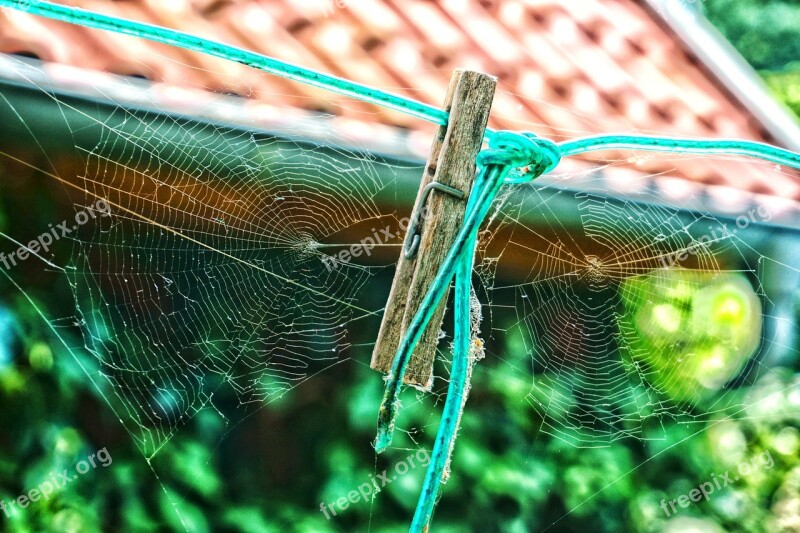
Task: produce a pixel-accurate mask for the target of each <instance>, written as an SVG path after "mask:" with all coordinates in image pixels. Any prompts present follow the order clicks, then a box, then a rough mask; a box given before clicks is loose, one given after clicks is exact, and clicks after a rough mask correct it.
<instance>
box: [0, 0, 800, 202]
mask: <svg viewBox="0 0 800 533" xmlns="http://www.w3.org/2000/svg"><path fill="white" fill-rule="evenodd" d="M69 4H71V5H76V6H80V7H83V8H86V9H89V10H92V11H98V12H102V13H106V14H110V15H114V16H118V17H124V18H129V19H134V20H139V21H145V22H150V23H153V24H157V25H162V26H167V27H171V28H177V29H180V30H183V31H186V32H189V33H193V34H196V35H200V36H203V37H207V38H211V39H214V40H219V41H222V42H225V43H229V44H233V45H236V46H240V47H243V48H247V49H250V50H255V51H258V52H261V53H264V54H267V55H270V56H273V57H276V58H279V59H282V60H285V61H289V62H293V63H296V64H300V65H302V66H304V67H309V68H313V69H317V70H321V71H325V72H328V73H332V74H335V75H338V76H342V77H346V78H349V79H351V80H354V81H358V82H361V83H365V84H368V85H372V86H375V87H379V88H382V89H387V90H391V91H392V92H396V93H399V94H403V95H405V96H410V97H413V98H416V99H418V100H422V101H424V102H427V103H431V104H434V105H439V104H440V103H441V101H442V99H443V98H444V94H445V90H446V87H447V84H448V82H449V78H450V73H451V72H452V70H453V69H454V68H457V67H466V68H472V69H478V70H481V71H485V72H488V73H491V74H494V75H496V76H498V77H499V79H500V82H499V86H498V93H497V96H496V98H495V102H494V107H493V113H492V118H491V120H490V124H491V125H492V126H493V127H495V128H501V129H514V130H530V131H535V132H536V133H538V134H541V135H543V136H546V137H549V138H551V139H554V140H563V139H568V138H574V137H579V136H585V135H593V134H599V133H625V132H645V133H652V134H661V135H680V136H689V137H712V138H713V137H735V138H744V139H753V140H758V141H766V142H774V141H772V139H771V138H770V136H769V134H768V133H766V132H765V131H764V128H763V127H762V126H761V125H760V124H759V123H758V121H757V120H756V119H754V118H753V116H752V115H751V114H750V113H749V112H748V111H747V110H746V109H743V108H742V107H741V106H740V105H739V104H738V102H737V101H736V100H735V99H734V98H733V97H732V96H731V95H730V94H729V93H728V92H727V91H726V89H725V88H724V87H723V86H722V84H721V83H719V82H718V81H717V80H715V79H714V78H713V76H711V75H710V74H709V73H708V72H707V71H706V70H705V69H704V68H703V66H702V65H701V64H699V62H698V61H697V59H696V58H694V57H693V56H692V55H691V54H690V53H689V52H688V51H687V49H686V48H685V47H684V46H682V43H681V42H680V40H679V39H678V38H677V37H676V36H675V35H674V34H673V33H672V32H671V31H670V30H669V29H668V28H667V27H666V26H665V25H663V24H661V23H660V20H659V18H658V16H657V15H656V14H655V13H653V12H651V11H649V10H648V9H647V8H645V7H643V6H642V5H641V3H640V2H634V1H630V0H596V1H590V0H570V1H569V2H556V1H537V2H532V1H528V2H523V1H513V0H508V1H503V2H499V1H491V0H483V1H480V2H478V1H474V0H446V1H443V2H429V1H419V0H402V1H400V0H396V1H377V0H359V1H353V2H348V1H347V0H317V1H314V0H290V1H286V0H284V1H231V0H227V1H226V0H166V1H164V0H145V1H129V2H105V1H97V0H95V1H93V0H74V1H70V2H69ZM0 51H3V52H11V53H19V52H26V53H30V54H35V55H36V56H38V57H39V58H41V59H43V60H45V61H51V62H61V63H67V64H71V65H75V66H81V67H86V68H92V69H99V70H104V71H108V72H113V73H117V74H134V75H139V76H143V77H146V78H148V79H151V80H154V81H158V82H165V83H168V84H172V85H179V86H191V87H202V88H204V89H209V90H213V91H223V92H233V93H237V94H239V95H242V96H245V97H248V98H250V99H256V100H259V101H263V102H266V103H269V104H271V105H275V106H280V107H287V106H291V107H295V108H303V109H310V110H316V111H325V112H329V113H333V114H336V115H340V116H342V117H349V118H352V119H355V120H359V121H368V122H371V123H383V124H388V125H395V126H402V127H404V128H408V129H410V130H412V131H418V132H420V135H423V134H424V135H425V137H422V138H425V139H427V138H429V137H427V136H428V135H429V134H430V132H432V131H433V126H432V125H430V124H425V123H423V122H421V121H419V120H417V119H414V118H411V117H406V116H403V115H401V114H399V113H396V112H393V111H389V110H385V109H381V108H377V107H375V106H372V105H368V104H363V103H360V102H353V101H352V100H348V99H345V98H342V97H338V96H336V95H332V94H331V93H328V92H326V91H323V90H320V89H315V88H312V87H308V86H304V85H301V84H297V83H294V82H290V81H286V80H283V79H280V78H278V77H274V76H270V75H266V74H264V73H262V72H258V71H255V70H253V69H249V68H247V67H244V66H241V65H238V64H235V63H232V62H227V61H224V60H219V59H215V58H211V57H208V56H204V55H202V54H196V53H190V52H186V51H182V50H180V49H177V48H172V47H168V46H164V45H158V44H153V43H151V42H148V41H144V40H141V39H136V38H133V37H127V36H121V35H116V34H112V33H109V32H100V31H94V30H87V29H85V28H81V27H77V26H72V25H67V24H64V23H59V22H54V21H50V20H46V19H43V18H39V17H36V16H34V15H31V14H28V13H23V12H18V11H12V10H9V9H2V10H0ZM630 155H631V154H629V153H625V154H621V153H619V154H601V156H595V159H594V160H593V163H592V164H594V165H596V164H597V162H602V161H604V160H603V159H599V158H598V157H607V158H609V159H614V160H615V161H617V160H618V159H619V158H621V157H622V158H629V157H630ZM627 161H628V162H627V163H623V164H615V165H614V166H610V167H607V169H606V170H605V172H607V173H608V174H609V175H610V176H611V179H614V175H615V174H616V175H617V177H618V179H624V180H627V179H632V178H634V177H636V176H640V177H643V176H646V175H651V174H657V173H658V174H668V175H670V176H674V177H678V178H685V179H689V180H692V181H695V182H699V183H702V184H705V185H722V186H729V187H735V188H737V189H739V190H744V191H749V192H752V193H760V194H770V195H776V196H784V197H789V198H794V199H800V182H798V181H797V180H796V178H795V177H794V176H792V175H789V174H786V173H779V172H774V171H772V170H771V169H772V167H773V166H774V165H766V164H762V163H758V162H743V161H742V160H740V159H720V158H716V159H706V158H697V157H692V158H684V157H670V158H665V157H634V158H629V159H627ZM572 164H573V165H577V166H583V167H585V164H581V163H572Z"/></svg>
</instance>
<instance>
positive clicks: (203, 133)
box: [43, 89, 797, 458]
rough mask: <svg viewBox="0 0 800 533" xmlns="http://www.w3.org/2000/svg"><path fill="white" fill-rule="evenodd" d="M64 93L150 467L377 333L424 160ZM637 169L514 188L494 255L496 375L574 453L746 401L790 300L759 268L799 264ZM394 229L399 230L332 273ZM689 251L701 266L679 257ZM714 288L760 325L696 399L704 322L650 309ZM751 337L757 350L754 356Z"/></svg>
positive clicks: (90, 288)
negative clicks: (339, 257)
mask: <svg viewBox="0 0 800 533" xmlns="http://www.w3.org/2000/svg"><path fill="white" fill-rule="evenodd" d="M43 92H44V89H43ZM47 94H48V97H49V98H51V99H53V100H54V101H56V103H57V104H58V106H59V109H60V110H61V113H62V116H61V119H63V120H64V122H65V123H66V124H67V128H68V129H69V131H70V134H71V137H72V142H73V145H74V148H75V149H76V151H77V152H78V153H79V154H80V156H81V160H82V161H83V166H82V167H81V168H80V169H78V171H77V172H75V173H74V174H72V175H66V174H60V175H57V176H56V177H57V178H58V179H59V180H61V181H62V182H64V183H66V184H67V187H66V188H67V190H69V191H71V194H73V195H74V200H73V201H74V205H75V209H76V211H81V210H83V209H85V208H86V206H87V205H91V204H93V203H94V202H96V201H97V199H105V200H107V201H108V203H109V205H110V206H111V215H110V216H108V217H100V218H97V219H96V220H93V221H91V222H90V223H88V224H86V225H84V226H81V227H79V228H76V232H75V233H74V234H73V235H72V242H73V247H72V253H71V255H70V258H69V259H68V260H63V261H61V262H58V261H57V263H58V264H60V265H63V267H64V271H65V273H66V276H67V278H68V280H69V283H70V287H71V289H72V291H73V295H74V300H75V307H76V310H77V311H76V319H75V321H76V323H77V324H78V325H79V326H80V328H81V332H82V335H83V341H84V345H85V346H84V347H85V349H86V350H87V351H88V352H89V353H90V354H91V356H92V358H93V359H94V360H95V362H96V365H97V366H96V368H97V374H98V375H99V376H100V377H101V380H102V381H103V382H105V384H106V385H107V389H106V390H107V391H108V393H107V399H108V401H109V402H110V403H111V404H112V405H113V406H115V411H116V412H117V414H119V415H120V418H121V419H122V422H123V424H124V425H125V427H126V428H127V429H128V431H129V432H130V433H131V435H132V436H133V437H134V439H135V440H136V442H137V445H138V447H139V449H140V450H141V451H142V453H143V454H144V455H145V456H146V457H148V458H151V457H153V456H155V455H156V454H157V453H158V451H159V449H160V448H161V447H162V446H163V445H164V444H165V443H166V442H168V441H169V440H170V439H171V438H172V437H173V436H174V435H175V434H176V432H178V431H179V430H180V428H181V427H182V426H183V425H185V424H186V423H187V422H188V421H189V420H191V419H192V417H194V416H195V415H196V414H197V413H199V412H200V411H202V410H204V409H215V410H217V411H218V412H220V414H221V415H222V416H224V417H226V419H231V418H235V417H237V416H238V417H239V418H241V417H242V416H243V414H242V412H227V411H226V410H225V408H224V407H222V405H226V404H228V403H229V402H227V401H219V400H220V399H221V398H222V399H227V398H229V397H231V396H232V397H233V398H235V404H236V405H237V406H245V407H247V406H250V407H251V408H252V409H257V408H259V407H260V406H263V405H264V404H265V403H267V402H270V401H274V400H276V399H278V398H280V397H282V396H283V395H284V394H286V393H288V392H290V391H291V390H292V389H293V388H294V387H296V386H297V385H298V384H300V383H302V382H304V381H305V380H307V379H309V378H311V377H313V376H315V375H316V374H318V373H320V372H323V371H325V370H326V369H327V368H330V367H331V366H333V365H337V364H340V363H345V362H350V361H351V351H352V349H353V347H354V346H361V347H364V346H369V345H370V344H371V343H373V342H374V339H375V337H376V336H377V327H378V324H379V320H380V314H381V309H382V306H383V305H384V303H385V300H386V296H387V293H388V283H387V279H389V278H387V276H386V275H387V274H389V275H390V274H391V265H392V264H393V262H394V260H396V257H397V253H398V252H399V244H400V242H401V238H402V234H401V232H400V231H399V230H398V231H396V232H395V230H396V229H397V228H400V219H401V217H403V216H405V215H407V214H408V213H407V211H410V205H404V202H406V203H407V200H408V199H409V197H410V196H409V195H408V194H401V192H400V189H401V188H402V187H405V186H407V185H408V183H409V182H411V183H412V189H411V191H412V192H411V196H413V189H414V188H415V187H416V182H414V179H416V180H418V179H419V176H420V175H421V172H422V166H421V164H422V162H421V161H413V162H411V163H408V162H403V161H400V160H397V159H392V158H384V157H381V156H379V155H374V154H371V153H368V152H367V151H365V150H360V149H358V148H357V146H358V145H359V142H358V141H353V140H352V139H348V138H346V136H343V135H339V136H338V137H337V138H336V139H335V141H334V142H330V140H329V141H328V142H326V143H324V144H321V143H318V142H315V141H314V140H313V139H314V132H315V131H316V130H317V129H318V126H313V125H309V124H305V125H304V124H298V125H297V126H292V127H290V128H289V131H283V132H281V133H280V134H275V133H271V132H265V131H248V130H243V129H241V128H237V127H233V126H226V125H224V124H221V123H219V122H218V121H217V122H197V121H188V120H184V119H182V118H180V117H178V116H175V115H164V114H163V113H161V112H159V111H158V110H155V111H146V110H145V111H142V110H136V111H134V110H131V109H130V108H129V107H128V106H127V105H123V104H122V103H119V104H116V105H112V106H110V107H108V108H102V109H101V110H100V111H99V112H98V114H97V115H94V116H89V115H85V114H81V113H78V111H77V108H76V107H75V106H74V105H73V104H71V103H70V102H68V101H66V100H64V99H60V98H59V97H57V96H55V95H54V94H51V93H47ZM106 96H107V99H108V100H109V101H111V102H112V104H113V102H115V98H114V96H113V95H106ZM143 107H144V108H145V109H146V108H147V107H148V106H143ZM149 107H153V106H152V104H151V105H150V106H149ZM319 120H324V117H319ZM89 130H94V131H95V133H96V135H95V136H94V137H93V136H91V135H88V134H87V131H89ZM570 134H571V135H574V134H575V132H570ZM87 138H92V139H95V140H94V141H92V142H90V143H87V142H86V141H85V139H87ZM96 139H99V141H98V140H96ZM648 157H651V158H658V159H659V160H661V161H665V162H669V160H670V158H669V157H666V156H648ZM620 162H622V161H621V160H611V161H609V162H607V163H606V164H605V165H595V167H594V168H592V169H591V170H585V171H576V170H570V171H568V172H563V171H562V172H556V173H555V174H553V175H552V176H548V177H545V178H542V179H541V180H539V181H537V182H536V183H533V184H529V185H521V186H515V187H511V188H509V190H508V191H507V192H506V193H505V194H504V196H503V197H502V199H501V201H499V202H498V203H497V206H496V210H495V212H494V213H493V215H492V216H491V218H490V220H489V222H488V223H487V224H486V226H485V228H484V229H483V232H482V234H481V239H480V243H479V250H478V254H479V260H478V266H477V269H476V282H477V286H478V291H477V294H478V296H479V298H480V301H481V302H483V304H482V305H483V309H482V310H481V314H482V316H483V317H484V326H483V333H484V335H485V336H486V337H487V346H486V353H487V356H488V357H487V361H485V363H486V365H487V366H489V367H491V366H492V365H510V367H511V368H513V369H514V374H515V375H516V376H518V378H519V379H520V380H521V381H522V382H523V383H525V388H526V389H527V394H526V397H525V399H526V401H528V403H529V404H530V406H531V410H532V414H531V416H532V417H536V418H537V419H539V420H540V422H541V431H542V432H544V433H547V434H551V435H553V436H555V437H557V438H560V439H563V440H565V441H567V442H570V443H571V444H573V445H575V446H578V447H588V446H592V447H593V446H605V445H608V444H609V443H612V442H614V441H616V440H619V439H623V438H628V437H633V438H636V439H653V438H656V439H658V438H663V434H664V431H665V430H666V427H667V426H668V425H669V424H670V423H673V422H680V421H683V422H686V421H688V422H697V423H699V422H704V421H706V420H708V419H709V417H711V416H713V415H714V414H715V413H717V412H719V411H721V410H723V409H725V408H726V407H728V406H729V403H730V402H731V401H735V399H736V398H737V397H736V396H735V395H732V394H731V391H733V390H735V386H736V385H737V384H742V383H747V382H750V381H752V380H753V379H754V378H755V377H756V376H757V375H758V374H759V372H761V370H762V361H763V360H764V359H765V357H766V354H767V352H768V351H769V349H770V348H772V347H774V343H775V341H774V339H773V338H772V337H769V336H767V333H768V332H767V331H762V327H761V320H762V318H769V317H771V316H773V315H775V316H776V310H775V309H774V308H773V303H772V302H771V300H770V297H769V294H768V291H766V290H765V289H764V288H763V287H761V286H760V284H759V281H758V280H759V279H761V278H760V276H759V274H761V271H762V269H763V268H765V266H766V265H768V264H770V265H772V266H776V265H777V266H779V267H780V268H782V269H784V270H786V271H787V272H788V273H790V274H793V273H794V274H796V272H797V270H796V269H795V268H793V267H791V266H788V265H787V264H783V263H780V262H779V261H778V260H777V259H771V258H770V257H771V256H770V253H771V252H770V250H769V248H768V246H766V245H764V242H763V240H764V231H765V230H764V228H763V224H762V223H761V222H765V221H764V220H753V221H751V222H750V223H748V225H747V227H746V228H743V229H742V230H741V231H739V232H738V233H735V234H733V233H731V234H725V235H723V236H719V235H713V236H712V238H711V239H710V240H709V239H703V237H704V236H707V235H709V234H711V233H713V231H712V230H714V229H715V228H720V227H722V226H723V225H724V224H728V225H730V224H731V219H735V216H732V215H728V216H722V215H712V214H709V211H708V209H706V206H705V205H704V204H703V202H701V201H700V198H699V197H694V196H691V197H689V198H688V199H684V200H683V201H682V206H681V208H674V207H668V206H666V205H664V204H663V203H661V202H660V201H659V198H660V197H659V195H658V191H655V190H653V191H650V192H648V193H644V194H642V195H640V196H639V197H637V198H635V199H632V198H630V195H629V194H627V192H626V191H627V190H628V188H629V187H630V185H631V184H630V183H627V184H625V186H624V187H622V186H620V187H619V189H615V187H614V186H613V185H609V183H605V185H603V186H602V187H599V188H597V187H594V186H595V185H597V182H598V181H600V177H601V176H602V172H603V171H604V170H605V169H609V168H613V167H614V166H615V165H617V164H618V163H620ZM764 169H765V172H775V173H781V170H780V169H775V168H773V167H772V166H766V165H765V166H764ZM48 172H50V173H51V174H52V172H51V171H48ZM414 177H415V178H414ZM655 178H656V176H653V175H647V174H637V178H636V179H640V180H653V179H655ZM648 182H649V181H648ZM595 189H597V190H595ZM76 190H77V191H78V192H77V193H75V192H74V191H76ZM741 212H746V209H745V210H743V211H741ZM735 214H736V213H734V215H735ZM383 227H388V228H390V229H391V230H392V231H393V232H395V233H396V235H395V236H394V238H393V240H390V241H387V242H380V245H381V246H378V247H376V249H375V253H374V254H373V255H370V256H369V257H363V256H362V257H360V258H356V257H353V258H352V260H350V261H340V262H338V263H336V264H335V268H330V264H331V263H330V261H331V259H332V258H333V257H336V254H337V253H338V251H340V250H343V249H352V248H351V246H352V245H353V244H358V243H360V242H362V241H363V239H365V238H368V237H372V238H377V237H378V230H379V229H381V228H383ZM756 243H761V244H760V245H756ZM686 250H692V254H691V257H688V259H686V260H675V259H674V258H675V257H678V256H680V255H681V254H682V253H683V252H685V251H686ZM773 252H774V251H773ZM353 255H355V254H353ZM775 257H777V255H775ZM665 261H666V262H665ZM714 284H722V285H725V284H727V285H731V284H733V285H734V286H737V287H739V289H741V291H740V292H742V291H744V292H746V290H745V289H744V287H745V285H743V284H746V285H747V287H748V290H751V291H752V292H753V294H755V295H757V302H756V304H753V305H752V309H754V310H755V309H757V311H758V313H756V314H755V315H754V316H752V317H750V318H751V319H750V323H752V324H756V326H753V329H752V331H750V332H749V336H748V337H746V338H744V337H738V336H736V335H732V334H730V332H722V333H720V334H719V335H718V336H717V337H716V338H715V339H712V340H716V341H720V339H722V340H723V341H725V342H728V344H731V343H734V344H737V346H736V347H735V350H738V353H737V354H736V357H733V360H734V361H733V363H730V364H728V366H725V365H723V368H722V369H721V370H720V372H719V375H721V376H723V378H719V377H718V378H717V379H715V380H712V382H706V383H705V385H704V384H703V383H696V385H697V386H698V387H701V386H702V387H705V389H706V390H705V391H704V392H703V394H695V393H693V392H691V391H689V392H687V391H684V390H680V386H679V385H680V383H683V382H685V381H686V380H687V379H689V377H690V376H687V374H686V372H685V371H684V370H685V369H686V368H691V364H690V361H692V360H695V361H697V360H700V359H701V353H700V348H698V347H702V345H703V343H706V344H707V343H708V342H709V341H708V337H709V334H708V332H703V331H691V332H690V333H689V334H687V335H684V337H683V338H678V336H677V335H676V336H674V337H673V338H666V339H665V338H663V336H662V338H658V339H654V338H651V337H653V336H652V335H649V336H648V333H647V328H646V327H645V326H643V325H642V323H641V321H640V320H639V319H638V318H637V315H636V313H637V312H638V311H639V310H640V309H639V308H641V307H642V306H644V308H646V307H647V304H653V305H656V304H660V305H662V307H661V308H660V309H661V311H666V312H668V313H669V312H672V313H673V314H674V313H679V314H681V316H683V315H685V314H686V313H689V312H690V311H691V308H692V305H693V304H689V303H686V302H684V303H680V302H679V300H680V298H679V297H677V296H674V295H673V296H669V295H666V293H668V292H669V291H670V290H671V289H670V287H672V286H673V285H682V286H684V287H688V289H687V290H688V291H689V293H691V294H694V293H696V292H698V291H700V290H702V288H703V287H706V286H709V285H714ZM654 302H655V303H654ZM750 303H752V302H750ZM670 305H671V306H672V307H673V308H674V309H673V310H672V311H670V310H669V306H670ZM637 306H638V307H637ZM663 306H667V307H666V308H664V307H663ZM675 309H677V311H676V310H675ZM679 318H680V317H679ZM779 318H780V317H779ZM675 320H677V319H675ZM680 320H683V321H685V320H687V319H686V318H685V317H683V318H680ZM681 324H683V325H686V324H688V322H681ZM681 329H683V327H681ZM769 333H770V334H771V333H772V332H769ZM726 335H727V336H726ZM644 337H647V342H644V341H642V339H643V338H644ZM444 339H445V341H444V342H442V344H441V345H440V347H442V348H444V347H445V345H446V344H447V342H446V341H447V336H446V335H445V336H444ZM743 339H744V340H743ZM747 339H757V340H758V342H756V343H755V344H756V345H757V346H756V345H753V346H740V345H741V344H746V342H745V341H746V340H747ZM682 357H683V358H686V359H685V360H683V359H681V358H682ZM491 359H495V361H494V362H492V361H491ZM481 364H482V365H483V364H484V362H482V363H481ZM437 380H438V381H446V380H447V376H446V375H440V376H437ZM720 380H721V381H720ZM376 408H377V406H376ZM244 412H246V410H245V411H244ZM401 424H402V420H401Z"/></svg>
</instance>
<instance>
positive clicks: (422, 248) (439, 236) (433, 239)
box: [370, 69, 497, 389]
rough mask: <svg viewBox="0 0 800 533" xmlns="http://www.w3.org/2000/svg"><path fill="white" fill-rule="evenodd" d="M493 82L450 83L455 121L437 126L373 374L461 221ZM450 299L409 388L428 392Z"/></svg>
mask: <svg viewBox="0 0 800 533" xmlns="http://www.w3.org/2000/svg"><path fill="white" fill-rule="evenodd" d="M496 85H497V79H496V78H494V77H493V76H489V75H488V74H483V73H480V72H474V71H468V70H460V69H459V70H456V71H455V72H454V73H453V77H452V78H451V80H450V87H449V88H448V91H447V98H446V99H445V103H444V109H445V110H446V111H449V113H450V115H449V116H450V119H449V121H448V124H447V126H441V127H440V128H439V131H438V132H437V134H436V138H435V139H434V142H433V145H432V146H431V152H430V155H429V157H428V163H427V165H426V166H425V175H424V177H423V178H422V182H421V183H420V187H419V192H418V193H417V199H416V202H415V204H414V210H413V212H412V216H411V222H410V224H409V226H408V230H407V234H406V239H405V242H404V244H403V249H402V251H401V253H400V261H399V262H398V263H397V271H396V273H395V277H394V282H393V283H392V290H391V292H390V293H389V300H388V301H387V303H386V309H385V311H384V315H383V322H382V323H381V329H380V333H379V334H378V340H377V342H376V343H375V350H374V352H373V354H372V362H371V363H370V366H371V367H372V368H374V369H375V370H378V371H380V372H389V371H390V369H391V367H392V361H393V359H394V357H395V354H396V352H397V348H398V346H399V345H400V342H401V340H402V338H403V335H404V334H405V331H406V328H407V327H408V324H409V322H411V319H412V318H413V317H414V314H415V313H416V312H417V310H418V309H419V305H420V303H421V301H422V299H423V297H424V296H425V293H426V291H427V290H428V287H429V286H430V284H431V282H432V281H433V278H434V277H435V276H436V272H437V271H438V270H439V267H440V266H441V264H442V262H443V261H444V258H445V256H446V255H447V252H448V250H449V249H450V246H451V245H452V244H453V241H454V240H455V236H456V233H457V232H458V229H459V228H460V226H461V223H462V221H463V219H464V213H465V212H466V207H467V201H466V200H467V197H468V195H469V193H470V190H471V189H472V184H473V182H474V180H475V174H476V167H475V158H476V156H477V154H478V151H479V150H480V148H481V144H482V143H483V136H484V131H485V129H486V122H487V121H488V119H489V110H490V108H491V106H492V99H493V98H494V90H495V87H496ZM446 301H447V295H445V297H444V298H443V299H442V303H441V304H440V305H439V307H438V308H437V310H436V313H435V314H434V315H433V318H432V319H431V321H430V323H429V324H428V326H427V328H426V329H425V333H424V334H423V335H422V338H421V340H420V342H419V344H418V345H417V348H416V349H415V350H414V354H413V355H412V358H411V361H410V362H409V365H408V370H407V371H406V374H405V377H404V380H403V381H404V382H405V383H406V384H408V385H414V386H416V387H419V388H423V389H429V388H430V387H431V384H432V382H433V362H434V358H435V356H436V346H437V344H438V343H439V331H440V329H441V326H442V321H443V320H444V313H445V307H446Z"/></svg>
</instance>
